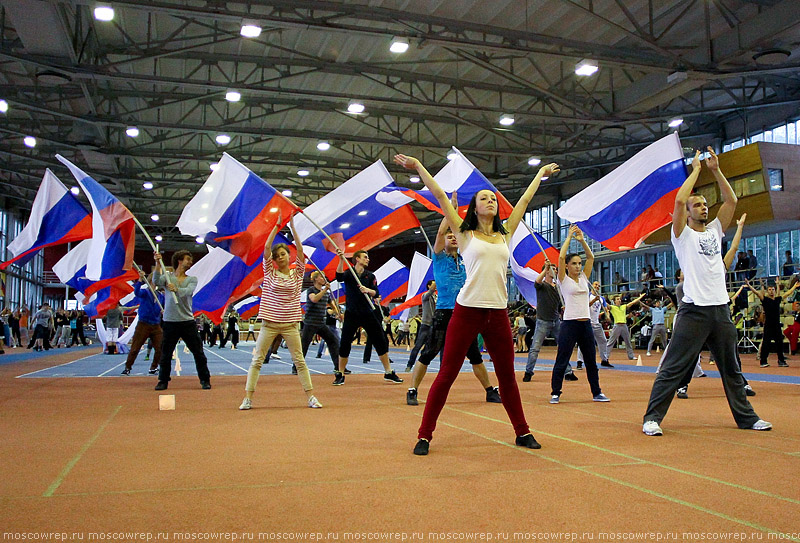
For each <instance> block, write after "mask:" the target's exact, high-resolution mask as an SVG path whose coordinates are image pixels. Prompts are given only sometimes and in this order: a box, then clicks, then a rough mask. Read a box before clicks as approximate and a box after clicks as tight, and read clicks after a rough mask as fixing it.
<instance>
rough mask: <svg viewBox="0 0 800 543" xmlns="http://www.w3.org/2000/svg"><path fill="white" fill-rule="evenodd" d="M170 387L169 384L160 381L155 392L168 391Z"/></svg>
mask: <svg viewBox="0 0 800 543" xmlns="http://www.w3.org/2000/svg"><path fill="white" fill-rule="evenodd" d="M168 386H169V383H167V382H166V381H159V382H158V383H157V384H156V388H155V390H167V387H168Z"/></svg>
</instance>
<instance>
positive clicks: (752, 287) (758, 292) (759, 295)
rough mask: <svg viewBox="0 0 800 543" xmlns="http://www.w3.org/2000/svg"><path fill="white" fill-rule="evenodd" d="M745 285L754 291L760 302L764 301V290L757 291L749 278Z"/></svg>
mask: <svg viewBox="0 0 800 543" xmlns="http://www.w3.org/2000/svg"><path fill="white" fill-rule="evenodd" d="M744 283H745V284H746V285H747V286H748V287H750V290H752V291H753V292H754V293H755V295H756V296H758V299H759V300H762V301H763V300H764V292H763V291H762V290H756V288H755V287H754V286H753V285H751V284H750V280H749V279H747V278H745V280H744Z"/></svg>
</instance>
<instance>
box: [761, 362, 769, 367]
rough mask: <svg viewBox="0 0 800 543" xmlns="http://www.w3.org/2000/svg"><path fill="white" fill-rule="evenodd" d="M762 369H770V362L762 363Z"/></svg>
mask: <svg viewBox="0 0 800 543" xmlns="http://www.w3.org/2000/svg"><path fill="white" fill-rule="evenodd" d="M761 367H762V368H768V367H769V362H762V363H761Z"/></svg>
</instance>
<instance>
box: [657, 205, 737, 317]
mask: <svg viewBox="0 0 800 543" xmlns="http://www.w3.org/2000/svg"><path fill="white" fill-rule="evenodd" d="M669 232H670V237H671V238H672V246H673V247H674V248H675V255H676V256H677V257H678V262H679V263H680V265H681V270H683V275H684V277H685V279H684V282H683V300H682V301H683V302H684V303H688V304H694V305H699V306H712V305H727V304H728V301H729V300H730V298H729V297H728V290H727V289H726V288H725V264H724V263H723V262H722V237H723V236H724V235H725V234H724V233H723V232H722V225H721V224H720V222H719V219H714V220H713V221H711V222H710V223H709V224H708V225H707V226H706V230H705V232H697V231H695V230H692V229H691V228H690V227H689V226H688V225H687V226H686V227H684V229H683V232H681V236H680V237H679V238H676V237H675V230H673V229H672V228H670V229H669Z"/></svg>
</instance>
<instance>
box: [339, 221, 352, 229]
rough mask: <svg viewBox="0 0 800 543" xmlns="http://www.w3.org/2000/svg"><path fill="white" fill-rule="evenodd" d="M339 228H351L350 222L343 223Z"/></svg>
mask: <svg viewBox="0 0 800 543" xmlns="http://www.w3.org/2000/svg"><path fill="white" fill-rule="evenodd" d="M339 228H341V229H343V230H344V229H345V228H350V223H349V222H345V223H342V224H341V225H339Z"/></svg>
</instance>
